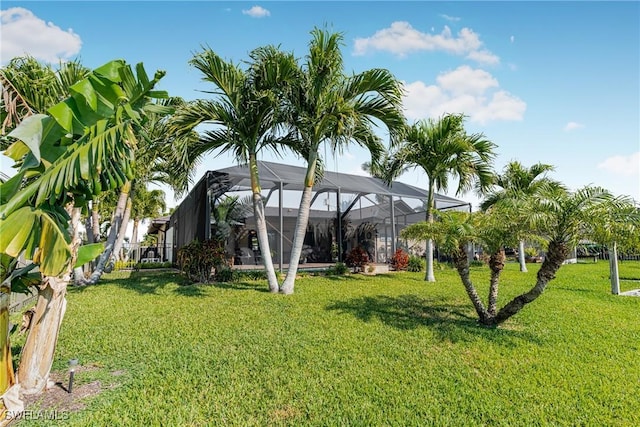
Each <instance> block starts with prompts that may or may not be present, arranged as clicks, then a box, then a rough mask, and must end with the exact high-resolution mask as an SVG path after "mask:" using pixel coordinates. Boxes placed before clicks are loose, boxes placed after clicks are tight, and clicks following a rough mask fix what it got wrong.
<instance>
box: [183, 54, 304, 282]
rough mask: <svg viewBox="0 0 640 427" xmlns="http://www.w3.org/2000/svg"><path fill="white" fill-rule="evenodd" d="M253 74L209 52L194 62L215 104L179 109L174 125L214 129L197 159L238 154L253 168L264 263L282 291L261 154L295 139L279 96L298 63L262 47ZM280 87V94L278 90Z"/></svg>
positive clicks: (202, 143)
mask: <svg viewBox="0 0 640 427" xmlns="http://www.w3.org/2000/svg"><path fill="white" fill-rule="evenodd" d="M249 56H250V59H251V61H250V63H249V67H248V69H246V70H245V69H242V68H241V67H240V66H239V65H236V64H234V63H233V62H230V61H225V60H224V59H222V58H221V57H220V56H218V55H217V54H216V53H215V52H213V51H212V50H211V49H210V48H204V49H203V50H202V51H201V52H199V53H197V54H196V55H195V56H194V57H193V58H192V59H191V61H190V64H191V65H192V66H194V67H195V68H196V69H198V70H199V71H200V72H201V73H202V74H203V80H204V81H206V82H209V83H212V84H213V85H214V91H213V92H211V93H213V94H214V95H216V98H214V99H206V100H205V99H198V100H195V101H192V102H190V103H188V104H187V105H186V106H184V107H183V108H181V109H179V110H178V111H177V113H176V115H175V117H174V120H173V123H172V126H173V129H174V130H175V131H176V132H181V131H190V130H192V129H193V128H195V127H196V126H198V125H200V124H202V123H208V124H212V125H214V127H213V129H210V130H206V131H203V132H202V133H201V135H200V142H199V144H198V145H197V146H196V147H195V148H194V149H193V150H192V151H191V153H190V156H191V158H192V159H198V158H200V157H201V156H203V155H204V154H206V153H209V152H212V151H216V150H219V152H221V153H224V152H230V153H233V154H234V155H235V157H236V159H237V161H238V162H239V163H243V164H247V163H248V165H249V171H250V174H251V192H252V201H253V211H254V217H255V221H256V229H257V232H258V241H259V244H260V251H261V255H262V261H263V264H264V267H265V269H266V272H267V280H268V283H269V290H270V291H271V292H278V280H277V278H276V274H275V269H274V267H273V261H272V258H271V250H270V248H269V239H268V235H267V223H266V219H265V213H264V203H263V198H262V188H261V186H260V176H259V174H258V155H259V153H260V152H261V151H262V150H265V149H271V150H275V151H276V152H277V151H278V150H280V149H281V148H282V147H283V144H289V143H288V140H289V139H290V136H289V135H288V134H287V133H283V132H281V128H280V125H281V118H280V116H279V114H278V113H279V109H280V101H279V97H278V91H279V90H281V89H282V88H284V87H286V85H287V82H289V81H290V80H291V79H292V77H293V76H294V75H295V74H294V73H295V70H296V67H295V60H294V59H293V56H292V55H289V54H285V53H283V52H281V51H279V50H278V49H277V48H275V47H271V46H269V47H263V48H258V49H256V50H254V51H252V52H251V53H250V55H249ZM277 88H279V89H277Z"/></svg>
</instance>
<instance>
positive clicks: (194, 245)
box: [178, 240, 227, 283]
mask: <svg viewBox="0 0 640 427" xmlns="http://www.w3.org/2000/svg"><path fill="white" fill-rule="evenodd" d="M226 260H227V257H226V255H225V252H224V248H223V247H222V246H221V245H220V242H217V241H214V240H205V241H204V242H200V241H198V240H194V241H193V242H191V243H189V244H188V245H186V246H183V247H182V248H180V249H179V250H178V268H179V269H180V271H181V272H182V273H183V274H185V275H186V276H187V277H188V278H189V279H190V280H192V281H194V282H200V283H209V280H210V277H211V272H212V271H213V269H214V268H215V269H216V270H220V269H221V268H222V266H224V265H225V264H226Z"/></svg>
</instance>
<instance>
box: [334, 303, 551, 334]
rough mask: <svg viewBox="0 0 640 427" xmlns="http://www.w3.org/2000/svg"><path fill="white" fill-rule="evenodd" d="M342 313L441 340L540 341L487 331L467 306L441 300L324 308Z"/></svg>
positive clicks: (505, 330) (506, 330)
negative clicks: (424, 332) (421, 331)
mask: <svg viewBox="0 0 640 427" xmlns="http://www.w3.org/2000/svg"><path fill="white" fill-rule="evenodd" d="M326 310H335V311H338V312H339V313H342V314H352V315H353V316H355V317H356V318H357V319H360V320H362V321H363V322H367V323H368V322H371V321H374V320H379V321H381V322H382V323H384V324H385V325H388V326H392V327H394V328H396V329H400V330H413V329H417V328H420V327H427V328H429V329H430V330H432V331H433V332H434V333H435V335H436V336H437V337H438V338H439V339H440V340H443V341H450V342H454V343H455V342H459V341H472V340H476V339H477V338H478V337H482V338H483V339H486V340H488V341H493V342H496V343H498V344H502V345H508V346H515V345H517V344H518V342H521V341H522V340H526V341H529V342H540V340H539V338H538V337H536V336H535V335H533V334H531V333H528V332H524V331H517V330H513V329H509V328H507V327H503V328H496V329H488V328H485V327H482V326H481V325H480V324H479V323H478V319H477V318H476V317H475V316H474V315H472V314H470V313H473V312H472V311H470V310H469V306H467V305H455V304H451V303H450V302H449V303H447V302H445V301H444V300H442V299H441V300H436V299H425V298H420V297H418V296H417V295H400V296H397V297H392V296H388V295H377V296H365V297H359V298H352V299H350V300H347V301H336V302H334V303H333V304H330V305H328V306H327V307H326Z"/></svg>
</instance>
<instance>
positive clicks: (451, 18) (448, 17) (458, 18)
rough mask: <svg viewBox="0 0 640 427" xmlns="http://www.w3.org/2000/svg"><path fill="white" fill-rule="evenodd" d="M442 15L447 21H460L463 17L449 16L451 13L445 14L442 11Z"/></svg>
mask: <svg viewBox="0 0 640 427" xmlns="http://www.w3.org/2000/svg"><path fill="white" fill-rule="evenodd" d="M440 17H441V18H444V19H446V20H447V21H451V22H458V21H459V20H460V19H462V18H460V17H458V16H449V15H445V14H444V13H441V14H440Z"/></svg>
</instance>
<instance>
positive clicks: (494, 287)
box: [488, 249, 505, 316]
mask: <svg viewBox="0 0 640 427" xmlns="http://www.w3.org/2000/svg"><path fill="white" fill-rule="evenodd" d="M504 262H505V256H504V249H501V250H499V251H498V252H496V253H495V254H492V255H491V257H490V258H489V269H491V281H490V284H489V309H488V311H489V315H490V316H495V315H496V311H497V309H498V308H497V306H498V284H499V283H500V273H501V272H502V270H503V269H504Z"/></svg>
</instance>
